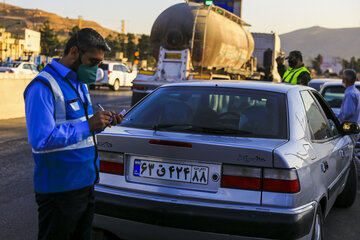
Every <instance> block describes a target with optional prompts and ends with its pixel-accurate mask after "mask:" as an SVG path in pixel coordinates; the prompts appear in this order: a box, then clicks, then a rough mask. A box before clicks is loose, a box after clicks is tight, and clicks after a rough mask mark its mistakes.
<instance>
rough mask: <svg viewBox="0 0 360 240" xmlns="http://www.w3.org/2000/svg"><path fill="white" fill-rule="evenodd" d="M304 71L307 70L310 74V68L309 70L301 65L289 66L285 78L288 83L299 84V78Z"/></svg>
mask: <svg viewBox="0 0 360 240" xmlns="http://www.w3.org/2000/svg"><path fill="white" fill-rule="evenodd" d="M302 72H307V73H309V74H310V72H309V70H307V69H306V68H305V67H300V68H298V69H293V68H289V69H288V70H286V72H285V73H284V76H283V80H284V82H286V83H291V84H298V79H297V78H298V77H299V76H300V74H301V73H302Z"/></svg>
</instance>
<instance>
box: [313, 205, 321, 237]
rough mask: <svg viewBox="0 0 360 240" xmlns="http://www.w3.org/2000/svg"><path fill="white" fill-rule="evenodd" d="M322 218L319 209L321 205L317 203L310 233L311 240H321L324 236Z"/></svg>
mask: <svg viewBox="0 0 360 240" xmlns="http://www.w3.org/2000/svg"><path fill="white" fill-rule="evenodd" d="M323 226H324V219H323V214H322V210H321V206H320V205H319V206H318V208H317V210H316V215H315V221H314V229H313V234H312V238H311V239H312V240H321V239H323V238H324V228H323Z"/></svg>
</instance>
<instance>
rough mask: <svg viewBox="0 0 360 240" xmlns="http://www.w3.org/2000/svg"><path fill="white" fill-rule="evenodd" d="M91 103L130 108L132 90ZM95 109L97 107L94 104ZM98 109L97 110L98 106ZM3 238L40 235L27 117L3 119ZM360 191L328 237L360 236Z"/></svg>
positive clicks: (101, 95)
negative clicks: (27, 132) (38, 231)
mask: <svg viewBox="0 0 360 240" xmlns="http://www.w3.org/2000/svg"><path fill="white" fill-rule="evenodd" d="M91 96H92V102H93V104H94V105H95V103H100V104H101V105H102V106H103V107H104V108H105V109H107V110H115V111H118V112H119V111H121V110H122V109H123V108H125V109H128V108H129V106H130V100H131V91H129V89H126V90H121V91H119V92H113V91H109V90H107V89H105V88H102V89H101V90H92V91H91ZM95 108H96V107H95ZM95 110H97V109H95ZM0 163H1V164H0V213H1V214H0V239H9V240H32V239H36V234H37V205H36V203H35V199H34V193H33V183H32V177H33V167H34V163H33V159H32V155H31V148H30V146H29V144H28V142H27V134H26V124H25V119H24V118H19V119H10V120H0ZM359 222H360V191H358V197H357V200H356V202H355V204H354V205H353V206H352V207H351V208H349V209H336V208H334V209H333V210H332V211H331V212H330V214H329V215H328V217H327V218H326V220H325V239H328V240H345V239H346V240H355V239H360V228H358V227H357V225H358V224H359Z"/></svg>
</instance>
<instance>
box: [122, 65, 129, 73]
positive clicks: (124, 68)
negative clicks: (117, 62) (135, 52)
mask: <svg viewBox="0 0 360 240" xmlns="http://www.w3.org/2000/svg"><path fill="white" fill-rule="evenodd" d="M120 69H121V71H123V72H129V70H128V69H127V68H126V67H125V66H123V65H121V66H120Z"/></svg>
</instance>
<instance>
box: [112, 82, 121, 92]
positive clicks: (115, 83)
mask: <svg viewBox="0 0 360 240" xmlns="http://www.w3.org/2000/svg"><path fill="white" fill-rule="evenodd" d="M119 89H120V81H119V79H115V82H114V85H113V86H112V90H114V91H118V90H119Z"/></svg>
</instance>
